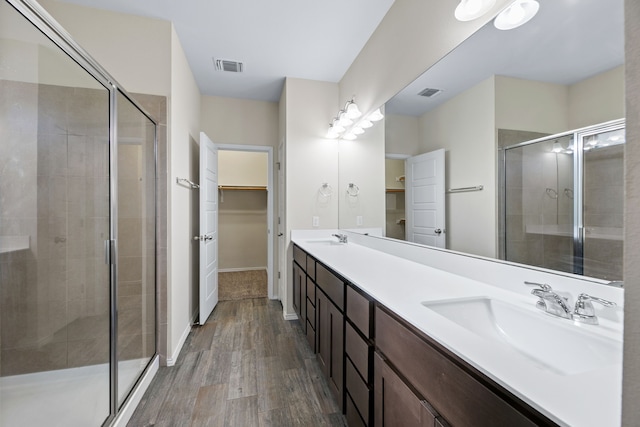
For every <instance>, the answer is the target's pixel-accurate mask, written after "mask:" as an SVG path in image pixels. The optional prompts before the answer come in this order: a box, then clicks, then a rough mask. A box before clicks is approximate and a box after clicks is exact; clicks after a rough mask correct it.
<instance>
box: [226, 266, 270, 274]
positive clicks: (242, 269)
mask: <svg viewBox="0 0 640 427" xmlns="http://www.w3.org/2000/svg"><path fill="white" fill-rule="evenodd" d="M266 269H267V267H237V268H219V269H218V273H233V272H236V271H257V270H266Z"/></svg>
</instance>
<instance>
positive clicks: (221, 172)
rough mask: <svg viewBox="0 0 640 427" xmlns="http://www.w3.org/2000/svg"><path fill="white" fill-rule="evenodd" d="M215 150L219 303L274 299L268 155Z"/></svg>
mask: <svg viewBox="0 0 640 427" xmlns="http://www.w3.org/2000/svg"><path fill="white" fill-rule="evenodd" d="M217 147H218V201H219V204H218V206H219V211H218V236H219V270H218V286H219V299H220V300H221V301H223V300H236V299H246V298H260V297H269V298H274V297H275V296H274V286H273V236H272V231H271V227H272V224H273V191H272V185H273V178H272V176H273V170H272V165H273V160H272V155H273V150H272V148H271V147H263V146H245V145H225V144H218V145H217Z"/></svg>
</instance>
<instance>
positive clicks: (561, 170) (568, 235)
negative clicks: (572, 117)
mask: <svg viewBox="0 0 640 427" xmlns="http://www.w3.org/2000/svg"><path fill="white" fill-rule="evenodd" d="M624 142H625V133H624V122H623V121H615V122H609V123H605V124H602V125H596V126H592V127H588V128H583V129H579V130H577V131H573V132H566V133H564V134H559V135H551V136H548V137H543V138H539V139H535V140H532V141H528V142H524V143H521V144H517V145H513V146H509V147H505V149H504V162H503V163H502V169H503V170H501V174H502V177H503V181H502V182H503V183H504V189H503V191H502V192H501V193H502V195H501V216H502V218H501V224H503V228H504V229H503V232H502V236H503V238H501V242H500V244H501V246H502V248H501V255H502V256H503V257H504V259H506V260H508V261H514V262H520V263H524V264H529V265H536V266H540V267H545V268H551V269H555V270H561V271H566V272H570V273H576V274H584V275H587V276H591V277H597V278H601V279H606V280H612V281H613V280H621V279H622V224H623V222H622V218H623V200H624V195H623V175H622V171H623V154H624V145H623V144H624Z"/></svg>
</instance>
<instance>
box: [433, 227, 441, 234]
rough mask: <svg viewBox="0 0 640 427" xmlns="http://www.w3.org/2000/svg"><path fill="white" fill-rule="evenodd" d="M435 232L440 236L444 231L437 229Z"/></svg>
mask: <svg viewBox="0 0 640 427" xmlns="http://www.w3.org/2000/svg"><path fill="white" fill-rule="evenodd" d="M433 232H434V233H435V234H436V236H439V235H441V234H442V230H441V229H439V228H436V229H435V230H433Z"/></svg>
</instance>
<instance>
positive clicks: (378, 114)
mask: <svg viewBox="0 0 640 427" xmlns="http://www.w3.org/2000/svg"><path fill="white" fill-rule="evenodd" d="M382 119H384V115H383V114H382V113H381V112H380V109H379V108H378V109H377V110H376V111H374V112H373V113H371V114H369V117H367V120H369V121H371V122H377V121H379V120H382Z"/></svg>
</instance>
